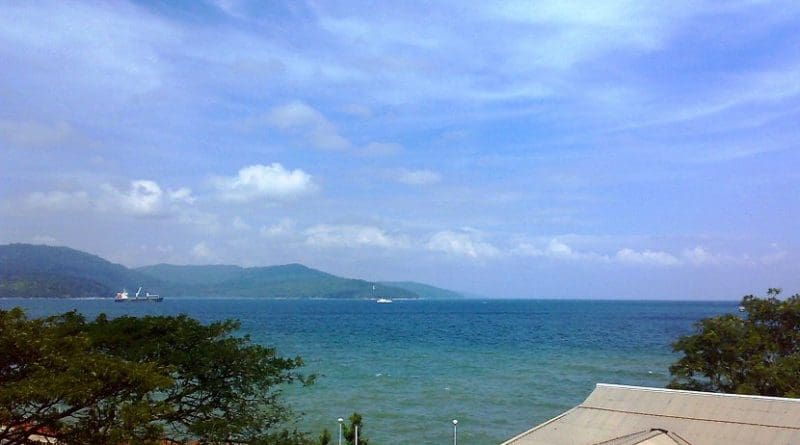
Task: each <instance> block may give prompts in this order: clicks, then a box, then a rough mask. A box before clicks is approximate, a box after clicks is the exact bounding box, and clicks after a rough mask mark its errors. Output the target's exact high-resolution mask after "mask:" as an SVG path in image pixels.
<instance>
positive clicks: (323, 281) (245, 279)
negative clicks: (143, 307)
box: [135, 264, 418, 298]
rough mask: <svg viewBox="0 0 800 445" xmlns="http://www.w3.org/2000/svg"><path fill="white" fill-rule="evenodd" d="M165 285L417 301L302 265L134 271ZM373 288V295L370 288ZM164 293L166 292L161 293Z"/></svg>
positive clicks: (195, 290) (226, 292)
mask: <svg viewBox="0 0 800 445" xmlns="http://www.w3.org/2000/svg"><path fill="white" fill-rule="evenodd" d="M135 270H136V271H138V272H141V273H143V274H146V275H149V276H151V277H153V278H157V279H159V280H162V281H163V282H165V284H167V285H168V287H169V293H170V294H171V295H191V296H219V297H270V298H372V297H378V296H390V297H392V298H418V296H417V294H415V293H414V292H411V291H408V290H405V289H402V288H398V287H392V286H385V285H382V284H378V283H371V282H369V281H364V280H355V279H350V278H342V277H337V276H335V275H331V274H328V273H325V272H321V271H319V270H315V269H311V268H309V267H306V266H303V265H302V264H287V265H283V266H269V267H248V268H242V267H238V266H175V265H170V264H159V265H155V266H145V267H140V268H138V269H135ZM373 285H374V286H375V290H374V291H373V289H372V287H373ZM165 292H166V291H165Z"/></svg>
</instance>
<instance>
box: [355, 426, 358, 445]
mask: <svg viewBox="0 0 800 445" xmlns="http://www.w3.org/2000/svg"><path fill="white" fill-rule="evenodd" d="M354 445H358V425H356V440H355V443H354Z"/></svg>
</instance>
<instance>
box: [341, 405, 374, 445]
mask: <svg viewBox="0 0 800 445" xmlns="http://www.w3.org/2000/svg"><path fill="white" fill-rule="evenodd" d="M348 420H350V424H345V425H344V434H343V436H344V440H345V441H346V442H347V443H348V444H349V445H355V443H356V442H355V440H356V426H358V445H369V439H367V438H366V437H364V419H363V417H362V416H361V414H359V413H353V414H351V415H350V418H349V419H348Z"/></svg>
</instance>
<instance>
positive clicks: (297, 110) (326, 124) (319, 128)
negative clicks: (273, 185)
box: [267, 101, 351, 150]
mask: <svg viewBox="0 0 800 445" xmlns="http://www.w3.org/2000/svg"><path fill="white" fill-rule="evenodd" d="M267 122H268V123H270V124H271V125H273V126H275V127H277V128H279V129H281V130H284V131H289V132H292V133H295V134H299V135H300V136H302V137H304V138H305V139H306V140H308V142H309V143H310V144H311V145H312V146H313V147H314V148H319V149H324V150H343V149H346V148H350V146H351V143H350V141H348V140H347V139H345V138H344V137H342V135H340V134H339V131H338V130H337V129H336V126H335V125H334V124H333V123H332V122H331V121H329V120H328V119H327V118H326V117H325V116H323V115H322V113H320V112H319V111H317V110H316V109H314V108H312V107H311V106H309V105H307V104H305V103H303V102H300V101H293V102H289V103H287V104H285V105H281V106H278V107H275V108H273V109H272V110H271V111H270V112H269V114H268V116H267Z"/></svg>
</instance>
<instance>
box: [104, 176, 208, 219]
mask: <svg viewBox="0 0 800 445" xmlns="http://www.w3.org/2000/svg"><path fill="white" fill-rule="evenodd" d="M101 189H102V191H103V196H102V197H101V199H100V201H99V204H98V206H99V208H100V209H101V210H108V211H114V212H122V213H124V214H127V215H133V216H141V217H153V216H165V215H167V214H169V213H172V212H175V211H176V208H175V207H174V206H173V204H191V203H193V202H194V201H195V199H194V197H193V196H192V191H191V190H190V189H188V188H185V187H182V188H179V189H178V190H170V189H167V190H164V189H162V188H161V186H160V185H159V184H158V183H157V182H155V181H150V180H146V179H139V180H135V181H131V182H130V186H129V187H128V189H127V190H120V189H118V188H116V187H114V186H111V185H109V184H104V185H103V186H102V187H101Z"/></svg>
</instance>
